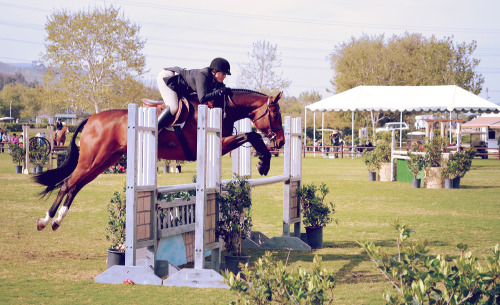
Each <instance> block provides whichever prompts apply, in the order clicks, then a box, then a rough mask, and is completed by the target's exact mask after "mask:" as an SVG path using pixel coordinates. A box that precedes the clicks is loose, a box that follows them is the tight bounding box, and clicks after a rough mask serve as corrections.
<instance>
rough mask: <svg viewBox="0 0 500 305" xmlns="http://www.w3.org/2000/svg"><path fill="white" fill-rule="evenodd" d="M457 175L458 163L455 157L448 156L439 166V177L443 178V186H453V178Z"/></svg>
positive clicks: (450, 187)
mask: <svg viewBox="0 0 500 305" xmlns="http://www.w3.org/2000/svg"><path fill="white" fill-rule="evenodd" d="M457 175H458V163H457V161H456V160H455V159H453V158H450V159H448V161H447V162H446V163H443V166H441V177H442V178H443V179H444V188H445V189H452V188H453V178H455V177H456V176H457Z"/></svg>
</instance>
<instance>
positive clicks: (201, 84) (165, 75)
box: [157, 57, 232, 129]
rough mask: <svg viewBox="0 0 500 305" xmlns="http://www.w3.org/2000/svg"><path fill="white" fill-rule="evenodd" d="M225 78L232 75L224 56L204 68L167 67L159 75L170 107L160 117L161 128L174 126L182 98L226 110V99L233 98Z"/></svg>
mask: <svg viewBox="0 0 500 305" xmlns="http://www.w3.org/2000/svg"><path fill="white" fill-rule="evenodd" d="M226 75H231V71H230V65H229V62H228V61H227V60H225V59H224V58H221V57H217V58H215V59H214V60H212V62H211V63H210V66H209V67H206V68H203V69H192V70H186V69H183V68H179V67H171V68H164V69H163V70H162V71H161V72H160V73H159V74H158V77H157V82H158V89H159V90H160V93H161V96H162V98H163V101H164V102H165V105H166V106H167V107H166V108H165V110H163V111H162V113H161V114H160V116H159V117H158V128H159V129H160V128H163V127H166V126H168V125H169V124H170V123H171V121H172V119H173V116H174V115H175V113H176V112H177V109H178V107H179V105H178V102H179V97H181V98H183V97H184V98H187V99H188V100H190V99H192V98H193V97H194V96H196V97H197V98H198V100H199V101H200V103H202V104H206V103H208V102H209V101H213V106H214V107H219V108H223V107H224V97H225V96H232V92H231V89H230V88H228V87H226V86H225V85H224V79H225V78H226Z"/></svg>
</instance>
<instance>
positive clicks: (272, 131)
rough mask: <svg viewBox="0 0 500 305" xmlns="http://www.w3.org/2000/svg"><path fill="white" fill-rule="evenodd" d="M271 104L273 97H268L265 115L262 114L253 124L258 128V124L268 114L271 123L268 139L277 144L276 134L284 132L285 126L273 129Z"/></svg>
mask: <svg viewBox="0 0 500 305" xmlns="http://www.w3.org/2000/svg"><path fill="white" fill-rule="evenodd" d="M270 103H271V97H268V98H267V107H266V111H264V113H263V114H261V115H260V116H259V117H258V118H256V119H255V120H253V121H252V122H253V124H254V125H255V126H257V124H256V122H257V121H258V120H260V119H262V118H264V117H265V116H266V114H267V120H268V123H269V132H268V133H267V134H266V137H267V138H268V139H269V141H272V142H275V140H276V136H277V135H276V133H277V132H279V131H282V130H283V126H281V125H280V128H278V129H274V128H273V124H272V119H271V110H270V109H269V104H270ZM274 145H275V146H276V143H274Z"/></svg>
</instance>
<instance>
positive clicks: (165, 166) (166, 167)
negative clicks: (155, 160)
mask: <svg viewBox="0 0 500 305" xmlns="http://www.w3.org/2000/svg"><path fill="white" fill-rule="evenodd" d="M160 160H163V173H164V174H168V173H170V164H171V163H172V160H167V159H160Z"/></svg>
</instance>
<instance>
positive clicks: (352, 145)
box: [351, 110, 354, 159]
mask: <svg viewBox="0 0 500 305" xmlns="http://www.w3.org/2000/svg"><path fill="white" fill-rule="evenodd" d="M351 121H352V126H351V128H352V129H351V152H353V153H352V154H351V159H354V110H353V111H352V119H351Z"/></svg>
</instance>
